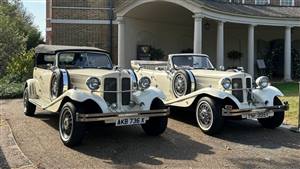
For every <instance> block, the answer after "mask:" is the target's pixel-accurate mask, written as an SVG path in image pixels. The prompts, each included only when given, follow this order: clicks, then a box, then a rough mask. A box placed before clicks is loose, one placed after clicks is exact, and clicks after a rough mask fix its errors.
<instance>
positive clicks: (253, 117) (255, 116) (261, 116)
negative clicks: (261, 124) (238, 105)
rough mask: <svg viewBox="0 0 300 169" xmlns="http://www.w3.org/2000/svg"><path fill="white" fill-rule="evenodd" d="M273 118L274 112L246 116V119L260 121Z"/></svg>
mask: <svg viewBox="0 0 300 169" xmlns="http://www.w3.org/2000/svg"><path fill="white" fill-rule="evenodd" d="M271 116H274V112H257V113H252V114H248V115H247V119H262V118H268V117H271Z"/></svg>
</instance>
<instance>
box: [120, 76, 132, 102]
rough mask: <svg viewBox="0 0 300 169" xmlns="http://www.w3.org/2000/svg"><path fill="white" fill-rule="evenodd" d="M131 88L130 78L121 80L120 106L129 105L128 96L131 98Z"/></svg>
mask: <svg viewBox="0 0 300 169" xmlns="http://www.w3.org/2000/svg"><path fill="white" fill-rule="evenodd" d="M130 86H131V82H130V78H123V79H122V91H123V92H122V105H129V103H130V96H131V92H130V91H129V90H130V88H131V87H130Z"/></svg>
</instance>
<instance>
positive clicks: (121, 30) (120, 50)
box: [117, 17, 126, 67]
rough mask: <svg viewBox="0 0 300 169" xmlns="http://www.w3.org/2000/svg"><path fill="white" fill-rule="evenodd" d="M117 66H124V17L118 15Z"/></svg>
mask: <svg viewBox="0 0 300 169" xmlns="http://www.w3.org/2000/svg"><path fill="white" fill-rule="evenodd" d="M117 22H118V66H120V67H125V66H126V65H125V64H126V58H125V19H124V17H118V18H117Z"/></svg>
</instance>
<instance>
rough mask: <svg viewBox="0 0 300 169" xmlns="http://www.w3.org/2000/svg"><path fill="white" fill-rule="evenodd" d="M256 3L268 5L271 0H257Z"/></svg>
mask: <svg viewBox="0 0 300 169" xmlns="http://www.w3.org/2000/svg"><path fill="white" fill-rule="evenodd" d="M255 4H256V5H268V4H270V0H255Z"/></svg>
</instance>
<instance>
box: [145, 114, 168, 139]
mask: <svg viewBox="0 0 300 169" xmlns="http://www.w3.org/2000/svg"><path fill="white" fill-rule="evenodd" d="M167 125H168V117H165V116H164V117H152V118H150V119H149V120H148V121H147V122H146V124H143V125H142V128H143V130H144V132H145V133H146V134H147V135H149V136H159V135H161V134H162V133H163V132H164V131H165V130H166V128H167Z"/></svg>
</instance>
